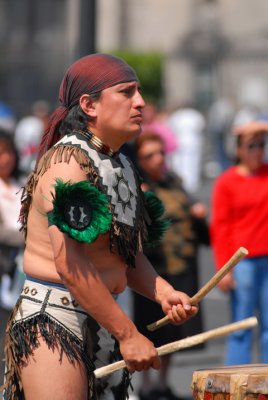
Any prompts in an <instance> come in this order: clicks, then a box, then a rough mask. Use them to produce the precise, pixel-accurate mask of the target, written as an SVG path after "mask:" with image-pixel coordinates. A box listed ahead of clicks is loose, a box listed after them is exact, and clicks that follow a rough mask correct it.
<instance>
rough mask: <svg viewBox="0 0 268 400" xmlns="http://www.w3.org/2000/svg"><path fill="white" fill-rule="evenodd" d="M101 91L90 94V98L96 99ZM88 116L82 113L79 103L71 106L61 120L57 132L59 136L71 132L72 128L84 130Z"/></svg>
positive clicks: (88, 119)
mask: <svg viewBox="0 0 268 400" xmlns="http://www.w3.org/2000/svg"><path fill="white" fill-rule="evenodd" d="M101 93H102V92H97V93H93V94H90V95H89V97H90V99H91V100H98V99H99V98H100V96H101ZM89 121H90V117H89V116H88V115H86V114H85V113H84V111H83V110H82V109H81V107H80V105H79V104H76V105H75V106H73V107H72V108H71V109H70V111H69V113H68V115H67V116H66V117H65V118H64V120H63V121H62V122H61V124H60V127H59V132H60V134H61V136H65V135H67V134H69V133H71V132H72V131H73V130H74V129H77V130H86V129H87V125H88V122H89Z"/></svg>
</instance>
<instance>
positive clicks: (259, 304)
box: [225, 256, 268, 365]
mask: <svg viewBox="0 0 268 400" xmlns="http://www.w3.org/2000/svg"><path fill="white" fill-rule="evenodd" d="M233 274H234V279H235V283H236V287H235V289H234V290H232V291H231V313H232V322H235V321H239V320H241V319H244V318H248V317H251V316H252V315H255V314H256V312H257V311H258V322H259V339H260V342H259V349H260V361H261V362H263V363H268V256H265V257H252V258H247V259H245V260H242V261H240V263H239V264H238V265H237V266H236V267H235V268H234V269H233ZM252 345H253V330H252V329H251V330H250V329H247V330H243V331H238V332H235V333H233V334H231V335H229V337H228V339H227V351H226V358H225V364H226V365H235V364H249V363H251V362H252Z"/></svg>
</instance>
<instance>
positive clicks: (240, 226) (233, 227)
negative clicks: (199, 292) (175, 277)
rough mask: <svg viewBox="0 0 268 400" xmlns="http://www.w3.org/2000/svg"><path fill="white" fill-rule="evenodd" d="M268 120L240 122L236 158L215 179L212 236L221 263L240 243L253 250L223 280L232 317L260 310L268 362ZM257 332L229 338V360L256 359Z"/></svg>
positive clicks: (263, 348) (263, 349)
mask: <svg viewBox="0 0 268 400" xmlns="http://www.w3.org/2000/svg"><path fill="white" fill-rule="evenodd" d="M266 130H268V123H267V122H263V121H256V122H251V123H250V124H247V125H245V126H242V127H237V128H236V130H235V132H234V133H235V135H236V164H235V165H233V166H231V167H230V168H229V169H227V170H226V171H225V172H224V173H222V174H221V175H220V176H219V177H218V178H217V180H216V182H215V184H214V187H213V191H212V200H211V211H212V213H211V224H210V231H211V239H212V248H213V252H214V258H215V263H216V267H217V268H218V269H219V268H221V266H223V265H224V263H225V262H226V261H227V260H228V258H229V257H230V256H231V255H232V254H233V253H234V251H236V250H237V249H238V248H239V247H240V246H244V247H245V248H246V249H247V250H248V252H249V253H248V256H247V257H246V258H245V259H243V260H242V261H240V262H239V264H238V265H237V266H236V267H235V268H234V270H233V271H232V272H230V273H229V274H227V275H226V276H225V277H224V278H223V279H222V280H221V282H220V283H219V285H218V286H219V288H220V289H221V290H222V291H223V292H225V293H229V294H230V309H231V319H232V322H234V321H238V320H241V319H243V318H247V317H249V316H252V315H254V314H255V313H256V312H257V311H258V312H259V314H258V315H259V327H260V329H259V345H260V346H259V348H260V361H261V362H263V363H267V362H268V313H267V309H266V308H267V302H268V241H267V238H268V201H267V200H268V165H267V164H266V163H265V161H264V156H265V131H266ZM252 346H253V332H252V331H251V330H242V331H239V332H236V333H233V334H231V335H230V336H229V337H228V339H227V348H226V355H225V364H227V365H234V364H249V363H251V362H252Z"/></svg>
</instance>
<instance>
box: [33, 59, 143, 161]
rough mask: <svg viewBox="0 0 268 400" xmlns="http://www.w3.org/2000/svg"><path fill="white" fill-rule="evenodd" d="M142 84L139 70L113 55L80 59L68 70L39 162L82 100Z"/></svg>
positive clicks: (40, 149)
mask: <svg viewBox="0 0 268 400" xmlns="http://www.w3.org/2000/svg"><path fill="white" fill-rule="evenodd" d="M132 81H138V78H137V75H136V73H135V71H134V70H133V69H132V68H131V67H130V66H129V65H128V64H127V63H126V62H125V61H123V60H122V59H120V58H118V57H115V56H112V55H109V54H91V55H89V56H85V57H83V58H80V59H79V60H78V61H76V62H75V63H74V64H72V65H71V66H70V67H69V69H68V70H67V71H66V73H65V75H64V77H63V80H62V82H61V85H60V90H59V104H60V105H59V107H57V108H56V110H55V111H54V112H53V114H52V115H51V117H50V121H49V125H48V128H47V130H46V132H45V133H44V135H43V137H42V140H41V144H40V148H39V154H38V157H37V161H39V159H40V157H41V156H42V155H43V154H44V153H45V152H46V151H47V150H48V149H49V148H50V147H51V146H53V144H54V143H56V142H57V141H58V140H59V138H60V135H59V131H58V127H59V125H60V123H61V121H62V120H63V119H64V118H65V117H66V116H67V114H68V112H69V110H70V109H71V108H72V107H73V106H74V105H76V104H78V102H79V99H80V97H81V96H82V95H83V94H85V93H88V94H93V93H97V92H100V91H101V90H104V89H107V88H109V87H111V86H114V85H118V84H119V83H123V82H132Z"/></svg>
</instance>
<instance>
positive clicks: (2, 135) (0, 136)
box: [0, 128, 21, 179]
mask: <svg viewBox="0 0 268 400" xmlns="http://www.w3.org/2000/svg"><path fill="white" fill-rule="evenodd" d="M0 142H5V143H6V144H7V145H8V146H9V147H10V149H11V151H12V152H13V153H14V155H15V165H14V168H13V171H12V173H11V176H12V177H13V178H15V179H18V178H19V177H20V175H21V171H20V170H19V152H18V150H17V148H16V145H15V143H14V139H13V137H12V135H11V134H10V133H8V132H7V131H6V130H4V129H2V128H0Z"/></svg>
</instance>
